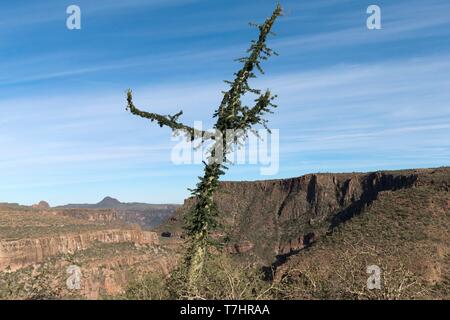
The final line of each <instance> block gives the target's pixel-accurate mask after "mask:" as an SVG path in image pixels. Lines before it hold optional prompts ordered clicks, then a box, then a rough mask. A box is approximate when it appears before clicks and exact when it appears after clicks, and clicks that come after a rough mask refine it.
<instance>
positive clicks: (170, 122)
mask: <svg viewBox="0 0 450 320" xmlns="http://www.w3.org/2000/svg"><path fill="white" fill-rule="evenodd" d="M127 102H128V104H127V108H126V109H127V110H129V111H130V112H131V113H132V114H134V115H136V116H139V117H142V118H145V119H149V120H150V121H152V122H153V121H156V122H157V123H158V125H159V126H160V127H163V126H166V127H169V128H171V129H172V130H173V131H176V130H180V131H184V132H185V133H186V134H188V135H189V138H190V139H191V140H194V139H196V138H203V140H207V139H211V138H213V137H212V134H211V133H209V132H207V131H203V130H198V129H195V128H193V127H189V126H187V125H185V124H183V123H181V122H178V118H179V117H180V116H181V115H182V114H183V111H180V112H178V113H177V114H175V115H173V116H171V115H167V116H163V115H160V114H157V113H152V112H147V111H141V110H139V109H138V108H136V106H135V105H134V103H133V93H132V91H131V90H128V91H127Z"/></svg>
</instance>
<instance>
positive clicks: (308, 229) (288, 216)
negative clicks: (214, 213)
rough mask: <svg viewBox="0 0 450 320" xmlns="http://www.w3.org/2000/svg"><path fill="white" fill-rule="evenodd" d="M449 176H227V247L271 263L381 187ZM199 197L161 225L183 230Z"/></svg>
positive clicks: (222, 200)
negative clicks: (184, 220)
mask: <svg viewBox="0 0 450 320" xmlns="http://www.w3.org/2000/svg"><path fill="white" fill-rule="evenodd" d="M449 176H450V169H448V168H441V169H428V170H425V169H423V170H405V171H388V172H374V173H368V174H363V173H351V174H325V173H324V174H310V175H305V176H302V177H298V178H291V179H282V180H268V181H255V182H223V183H221V185H220V190H219V191H218V192H217V194H216V195H215V202H216V203H217V206H218V209H219V211H220V214H221V217H222V223H223V225H224V232H222V233H223V234H225V235H226V236H225V237H224V241H225V242H226V243H227V245H228V248H230V250H231V251H232V252H242V251H244V252H246V253H247V254H252V255H254V256H256V257H257V258H259V259H261V260H262V261H263V262H264V263H266V264H267V263H273V262H274V261H275V262H276V261H277V259H283V258H284V257H285V256H287V255H290V254H293V253H295V252H297V251H298V250H301V249H302V248H304V247H307V246H309V245H310V244H311V243H313V242H314V241H316V240H317V239H318V238H319V237H321V236H323V235H325V234H327V233H328V232H329V231H330V230H332V229H333V228H335V227H337V226H339V225H340V224H342V223H343V222H345V221H347V220H349V219H351V218H352V217H354V216H356V215H359V214H360V213H361V212H362V211H364V210H365V208H367V207H368V206H370V205H371V204H372V203H373V201H375V200H376V199H377V197H378V195H379V194H380V193H382V192H389V191H392V192H395V191H397V190H403V189H408V188H413V187H415V186H417V185H420V184H422V185H423V184H426V185H430V184H433V183H437V181H438V180H439V179H443V181H440V182H439V183H443V185H444V186H445V185H446V183H447V182H446V180H445V179H448V177H449ZM442 177H444V178H442ZM445 177H446V178H445ZM447 181H448V180H447ZM448 184H450V182H449V183H448ZM194 201H195V199H188V200H186V201H185V204H184V206H183V207H182V208H181V209H180V210H178V212H177V215H176V216H175V217H174V218H172V219H169V220H167V221H166V223H165V224H163V226H161V228H159V229H158V230H159V231H162V230H166V231H169V232H171V233H172V234H175V235H177V234H180V233H181V228H180V225H181V222H182V215H183V214H184V213H185V212H187V211H188V210H189V209H190V208H191V207H192V205H193V203H194Z"/></svg>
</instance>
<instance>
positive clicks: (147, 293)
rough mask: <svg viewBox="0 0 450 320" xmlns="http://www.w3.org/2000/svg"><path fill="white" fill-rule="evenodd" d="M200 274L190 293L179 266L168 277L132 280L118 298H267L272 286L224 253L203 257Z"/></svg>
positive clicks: (255, 270) (254, 270)
mask: <svg viewBox="0 0 450 320" xmlns="http://www.w3.org/2000/svg"><path fill="white" fill-rule="evenodd" d="M203 270H204V271H203V272H204V273H203V275H202V277H201V278H199V279H198V281H197V283H196V288H195V291H194V294H193V291H192V290H189V288H188V281H187V272H186V271H187V270H186V268H185V267H184V266H183V265H181V266H179V267H178V268H177V269H175V270H174V271H173V272H172V273H171V275H170V276H169V277H168V278H164V277H163V276H161V275H148V276H146V277H144V278H142V279H139V280H137V281H134V282H133V283H131V284H130V285H129V286H128V287H127V288H126V290H125V292H124V293H123V294H122V295H120V297H119V298H121V299H131V300H137V299H145V300H147V299H197V300H204V299H214V300H222V299H223V300H238V299H250V300H256V299H270V298H271V292H272V290H273V288H272V285H271V284H270V283H268V282H266V281H264V280H263V273H262V272H261V271H260V270H259V269H258V268H257V267H256V266H255V265H253V264H251V263H242V262H238V261H236V260H234V259H233V257H232V256H231V255H229V254H226V253H216V254H211V255H208V256H207V259H206V260H205V265H204V269H203Z"/></svg>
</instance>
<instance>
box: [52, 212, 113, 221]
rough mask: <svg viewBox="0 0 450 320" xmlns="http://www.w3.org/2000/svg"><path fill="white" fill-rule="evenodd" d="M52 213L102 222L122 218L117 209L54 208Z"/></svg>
mask: <svg viewBox="0 0 450 320" xmlns="http://www.w3.org/2000/svg"><path fill="white" fill-rule="evenodd" d="M50 213H52V214H54V215H60V216H66V217H72V218H76V219H82V220H87V221H91V222H100V223H110V222H117V221H119V220H120V218H119V215H118V213H117V210H115V209H54V210H52V211H50Z"/></svg>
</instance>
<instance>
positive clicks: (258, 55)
mask: <svg viewBox="0 0 450 320" xmlns="http://www.w3.org/2000/svg"><path fill="white" fill-rule="evenodd" d="M281 15H282V8H281V6H280V5H277V7H276V8H275V10H274V11H273V13H272V15H271V16H270V17H269V18H267V19H266V20H265V22H264V23H263V24H254V25H255V26H256V27H257V28H258V29H259V37H258V39H257V40H253V41H252V42H251V46H250V48H249V49H248V50H247V54H248V55H247V56H246V57H243V58H240V59H237V61H239V62H240V63H242V68H241V69H240V70H239V71H238V72H236V73H235V74H234V76H235V78H234V80H233V81H225V82H226V83H227V84H229V86H230V88H229V90H228V91H226V92H223V99H222V101H221V103H220V105H219V107H218V109H217V110H216V111H215V112H214V114H213V117H214V118H215V119H217V121H216V123H215V125H214V129H215V132H219V133H222V134H219V135H218V134H211V132H209V131H208V132H206V131H203V130H199V129H196V128H194V127H190V126H188V125H186V124H183V123H182V122H180V121H179V117H180V116H181V115H182V114H183V112H182V111H180V112H178V113H177V114H175V115H173V116H172V115H160V114H155V113H151V112H146V111H141V110H140V109H138V108H137V107H136V106H135V105H134V103H133V95H132V91H131V90H128V92H127V102H128V105H127V110H129V111H130V112H131V113H132V114H134V115H137V116H140V117H142V118H146V119H149V120H150V121H152V122H153V121H156V122H157V124H158V125H159V126H161V127H163V126H167V127H169V128H171V129H172V130H173V131H174V132H177V133H180V132H182V133H184V134H185V135H186V136H187V138H188V139H190V140H191V141H194V140H196V139H199V138H200V140H201V143H205V142H206V141H209V140H211V142H212V145H211V148H210V149H209V152H208V158H207V161H206V162H204V175H203V176H202V177H199V180H200V181H199V182H198V183H197V186H196V188H194V189H192V190H191V192H192V196H193V197H195V199H196V202H195V205H194V206H193V208H192V209H191V211H190V212H188V213H187V214H186V215H185V221H184V224H185V225H184V227H185V230H186V233H187V236H188V238H187V239H188V247H187V252H186V255H185V260H184V262H185V265H186V267H187V279H188V284H189V285H190V286H195V280H196V279H197V278H198V277H199V276H201V273H202V268H203V263H204V260H205V255H206V254H207V249H208V246H209V245H210V244H211V243H212V239H211V236H210V234H211V231H213V230H214V229H215V228H217V226H218V222H217V217H218V210H217V207H216V205H215V203H214V193H215V191H216V190H217V188H218V186H219V178H220V176H222V175H223V174H224V173H225V170H226V169H228V168H227V166H226V165H225V164H226V163H227V154H229V153H230V151H231V150H232V149H233V147H236V145H237V144H240V143H241V142H242V141H243V140H245V138H247V137H248V134H249V133H250V132H255V130H254V127H255V126H257V125H262V126H263V127H264V128H266V129H267V130H269V128H268V127H267V120H266V119H264V115H265V114H267V113H272V108H275V107H276V105H275V104H274V103H273V100H274V99H275V98H276V96H275V95H272V93H271V92H270V90H266V91H264V92H262V91H261V90H258V89H253V88H251V87H250V85H249V83H248V81H249V79H251V78H255V77H256V74H255V70H258V71H259V72H260V73H261V74H264V71H263V69H262V68H261V62H262V60H267V59H268V58H269V57H270V56H272V55H277V53H276V52H274V51H273V50H272V49H270V48H268V47H267V46H266V40H267V37H268V36H269V35H270V34H273V33H272V32H271V29H272V26H273V24H274V23H275V21H276V19H277V18H278V17H279V16H281ZM246 94H255V95H257V98H256V99H255V100H254V101H255V104H254V105H253V106H251V107H249V106H246V105H244V104H243V103H242V97H243V96H244V95H246ZM230 131H232V132H234V134H233V137H230V136H227V135H226V134H224V133H226V132H230ZM269 132H270V130H269Z"/></svg>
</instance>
